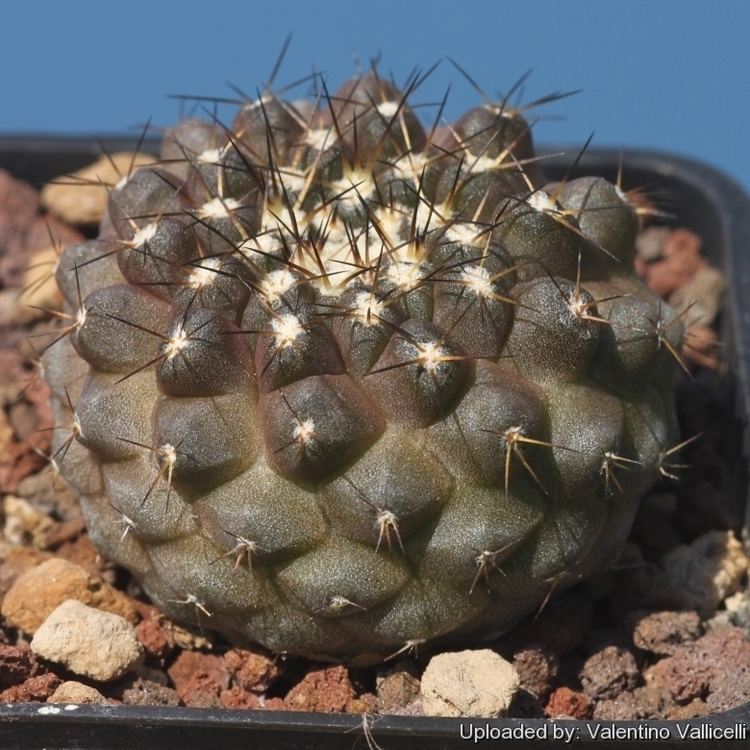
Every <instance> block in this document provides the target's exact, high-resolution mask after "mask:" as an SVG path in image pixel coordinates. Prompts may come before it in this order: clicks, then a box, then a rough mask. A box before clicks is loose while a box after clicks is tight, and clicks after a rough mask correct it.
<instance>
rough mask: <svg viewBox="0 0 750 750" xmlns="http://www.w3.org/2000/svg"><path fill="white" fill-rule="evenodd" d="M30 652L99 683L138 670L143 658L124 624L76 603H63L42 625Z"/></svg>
mask: <svg viewBox="0 0 750 750" xmlns="http://www.w3.org/2000/svg"><path fill="white" fill-rule="evenodd" d="M31 650H32V651H33V652H34V653H35V654H36V655H37V656H40V657H41V658H42V659H47V660H49V661H52V662H55V663H57V664H62V665H63V666H64V667H65V668H66V669H68V670H70V671H71V672H73V673H74V674H77V675H80V676H82V677H88V678H90V679H92V680H96V681H98V682H108V681H110V680H116V679H117V678H118V677H122V675H124V674H126V673H127V672H130V671H131V670H133V669H135V668H136V667H138V666H139V665H140V664H141V663H142V662H143V656H144V654H143V647H142V646H141V644H140V643H139V642H138V639H137V638H136V635H135V630H134V629H133V626H132V625H131V624H130V623H129V622H128V621H127V620H125V619H124V618H122V617H120V616H119V615H113V614H110V613H109V612H101V611H99V610H98V609H94V608H93V607H87V606H86V605H85V604H81V602H79V601H77V600H76V599H68V600H67V601H65V602H63V603H62V604H61V605H60V606H59V607H57V609H55V611H54V612H52V614H51V615H50V616H49V617H48V618H47V619H46V620H45V621H44V622H43V623H42V624H41V626H40V627H39V628H38V630H37V631H36V633H35V634H34V637H33V639H32V640H31Z"/></svg>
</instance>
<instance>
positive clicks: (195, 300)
mask: <svg viewBox="0 0 750 750" xmlns="http://www.w3.org/2000/svg"><path fill="white" fill-rule="evenodd" d="M420 81H421V79H419V78H418V77H417V76H414V77H412V78H411V79H410V80H409V81H407V83H406V85H405V86H404V87H403V93H402V91H400V90H399V89H397V88H396V86H395V85H394V84H393V83H392V82H391V81H389V80H386V79H384V78H382V77H380V76H379V75H378V74H377V72H376V71H372V72H370V73H367V74H365V75H361V76H360V77H358V78H356V79H354V80H352V81H350V82H349V83H347V84H346V85H344V86H343V87H342V88H341V89H340V90H339V91H337V92H336V93H335V94H333V95H329V94H328V92H327V90H325V88H323V92H322V94H321V95H320V96H319V97H317V99H316V100H315V101H308V102H295V103H289V102H286V101H284V100H283V99H282V98H281V97H280V96H279V95H277V94H275V93H273V92H272V91H270V90H267V91H265V92H264V93H263V95H262V96H260V97H259V98H258V99H257V100H255V101H248V102H246V103H245V104H244V105H243V106H241V108H240V109H239V111H238V113H237V114H236V116H235V118H234V121H233V123H232V124H231V126H230V127H225V126H223V125H221V124H220V123H219V122H218V120H216V119H215V120H214V121H210V120H207V121H203V120H198V119H193V118H189V119H185V120H183V121H182V122H180V123H179V124H177V125H176V126H175V127H174V128H172V129H170V130H168V131H167V132H166V133H165V135H164V138H163V144H162V152H161V158H160V160H159V161H158V162H157V163H156V164H155V165H152V166H145V167H140V168H138V169H135V170H132V171H131V172H130V173H129V174H127V175H125V176H124V177H123V179H122V180H121V181H120V183H119V184H117V185H115V186H112V188H111V190H110V193H109V204H108V211H107V214H106V216H105V217H104V219H103V221H102V225H101V230H100V236H99V237H98V238H97V239H95V240H90V241H87V242H84V243H83V244H79V245H74V246H71V247H68V248H67V249H66V250H65V251H64V253H63V255H62V257H61V259H60V262H59V264H58V267H57V272H56V276H57V280H58V284H59V286H60V288H61V290H62V292H63V295H64V297H65V300H66V304H65V310H64V312H63V313H62V314H61V315H62V319H63V322H62V325H58V327H57V328H56V329H55V331H54V332H53V334H52V335H53V338H52V339H51V340H50V342H49V344H48V346H47V348H46V350H45V353H44V357H43V367H44V371H45V375H46V378H47V380H48V382H49V384H50V386H51V389H52V393H53V404H54V408H55V412H56V419H57V422H58V424H59V425H60V427H61V428H60V429H58V430H57V431H56V439H55V443H54V444H53V453H52V460H53V461H54V463H55V465H56V466H57V467H58V468H59V470H60V471H61V473H62V475H63V476H64V477H65V478H66V479H67V481H68V482H69V483H70V484H71V485H72V486H73V487H74V488H75V489H76V491H77V492H78V494H79V496H80V499H81V503H82V507H83V511H84V514H85V517H86V521H87V524H88V528H89V531H90V534H91V537H92V539H93V540H94V542H95V543H96V545H97V547H98V548H99V549H100V550H101V552H102V553H103V554H104V555H106V556H107V557H108V558H110V559H112V560H114V561H116V562H117V563H119V564H121V565H123V566H124V567H126V568H127V569H128V570H129V571H131V573H132V574H133V575H134V576H135V578H136V579H137V580H138V581H139V582H140V584H141V585H142V587H143V589H144V590H145V591H146V592H147V594H148V595H149V596H150V597H151V598H152V599H153V600H154V601H155V602H156V603H157V604H158V605H159V606H160V607H161V608H163V609H164V610H165V611H166V612H167V613H168V614H169V615H170V616H172V617H174V618H176V619H178V620H181V621H186V622H192V623H197V624H199V625H201V626H202V627H206V628H210V629H214V630H216V631H219V632H222V633H223V634H225V635H226V636H227V637H229V638H230V639H232V640H234V641H242V640H246V641H248V640H252V641H255V642H260V643H262V644H263V645H265V646H267V647H268V648H270V649H272V650H273V651H277V652H288V653H293V654H302V655H307V656H312V657H320V658H343V659H349V660H358V661H361V662H364V661H366V660H376V659H382V658H386V657H388V656H389V655H392V654H395V653H402V652H404V651H405V650H407V649H409V648H411V647H414V646H416V645H419V644H422V643H424V642H430V643H431V644H433V643H434V644H442V643H453V642H471V641H475V642H476V641H478V640H487V639H490V638H493V637H496V636H498V635H499V634H502V633H503V632H505V631H507V630H508V629H510V628H511V627H512V626H513V625H514V624H516V623H517V622H518V621H519V620H520V619H521V618H522V617H524V616H526V615H527V614H529V613H530V612H533V611H534V610H535V609H536V608H538V607H539V606H540V604H542V603H543V602H545V601H546V600H547V598H548V597H549V596H550V594H551V593H552V592H553V591H555V592H558V591H561V590H563V589H564V588H565V587H566V586H568V585H570V584H572V583H574V582H576V581H578V580H581V579H582V578H584V577H586V576H589V575H591V574H594V573H597V572H599V571H601V570H603V569H605V568H606V567H607V566H608V565H610V564H611V563H612V562H613V561H615V560H616V559H617V557H618V555H619V553H620V551H621V549H622V547H623V545H624V542H625V539H626V536H627V534H628V532H629V528H630V524H631V521H632V518H633V515H634V512H635V510H636V507H637V504H638V500H639V498H640V497H641V496H642V495H643V493H644V492H645V491H646V490H647V489H648V488H649V486H650V485H651V484H652V483H653V482H654V480H655V479H656V478H657V477H658V476H659V474H660V473H662V474H668V473H669V472H670V469H669V466H668V463H667V462H668V460H669V457H670V455H671V454H672V453H673V451H674V449H673V448H670V446H672V445H674V444H675V442H676V441H677V431H676V424H675V418H674V410H673V403H672V400H673V398H672V395H673V394H672V381H673V379H674V373H675V362H676V361H677V362H678V363H679V362H680V358H679V354H678V350H679V347H680V340H681V336H682V325H681V321H680V318H679V317H678V316H677V315H676V314H675V313H674V312H673V311H671V310H670V308H669V307H667V306H666V305H664V304H663V303H661V302H660V301H659V300H657V299H656V298H655V297H654V295H653V294H651V293H650V292H649V291H648V290H647V289H646V288H645V287H644V286H643V284H642V283H641V282H640V281H639V280H638V279H637V278H636V276H635V274H634V271H633V256H634V241H635V236H636V233H637V231H638V228H639V211H640V209H638V208H637V207H636V204H635V202H634V201H633V200H632V197H631V196H630V195H629V194H627V193H625V192H623V191H622V190H621V189H620V187H619V186H618V185H613V184H611V183H609V182H607V181H605V180H604V179H601V178H596V177H589V178H578V179H566V180H564V181H562V182H560V183H555V184H551V183H545V179H544V175H543V170H542V167H543V161H541V160H539V159H538V158H537V157H535V155H534V150H533V144H532V137H531V132H530V128H529V125H528V123H527V121H526V119H525V117H524V112H523V110H520V109H517V108H512V107H510V106H509V105H508V103H507V102H505V101H504V102H488V103H485V104H483V105H482V106H479V107H476V108H475V109H472V110H470V111H469V112H467V113H466V114H464V115H463V116H462V117H461V118H460V119H459V120H458V121H456V122H455V123H454V124H453V125H452V126H449V127H445V126H440V127H438V123H437V122H436V124H435V125H433V127H431V128H429V129H427V128H425V127H424V126H423V125H422V123H421V122H420V120H419V119H418V117H417V116H416V113H415V109H414V108H413V107H412V105H411V104H410V102H411V100H412V99H413V95H414V91H415V89H416V88H417V87H418V85H419V83H420Z"/></svg>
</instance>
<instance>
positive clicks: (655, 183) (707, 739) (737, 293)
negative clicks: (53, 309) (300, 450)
mask: <svg viewBox="0 0 750 750" xmlns="http://www.w3.org/2000/svg"><path fill="white" fill-rule="evenodd" d="M134 144H135V141H134V139H130V138H103V139H94V138H90V137H78V138H55V137H35V138H28V137H23V136H19V137H13V136H8V137H0V169H7V170H9V171H10V172H12V173H13V174H14V175H16V176H17V177H20V178H22V179H25V180H27V181H29V182H31V183H33V184H35V185H36V186H41V185H42V184H44V183H45V182H46V181H47V180H49V179H51V178H53V177H55V176H58V175H60V174H62V173H65V172H70V171H74V170H76V169H78V168H80V167H82V166H84V165H86V164H88V163H90V162H91V161H93V160H94V159H95V158H96V157H98V156H99V155H100V154H101V153H102V148H105V149H106V150H107V151H108V152H109V153H112V152H114V151H118V150H131V149H132V148H133V147H134ZM155 148H156V145H155V143H154V142H151V141H149V142H147V143H146V144H145V150H147V151H154V150H155ZM574 151H575V150H573V152H574ZM619 159H620V154H619V152H617V151H613V150H607V149H591V150H590V151H588V152H587V153H586V154H584V156H583V158H582V159H581V160H580V162H579V163H578V165H577V167H576V170H575V174H576V175H578V174H596V175H601V176H603V177H607V178H608V179H611V180H612V179H614V178H615V176H616V173H617V169H618V163H619ZM623 161H624V166H625V171H624V182H625V184H624V187H625V188H626V189H627V188H628V187H632V186H643V185H647V186H649V187H650V188H651V190H652V191H656V192H658V194H659V196H660V197H662V198H663V199H664V201H665V202H666V203H667V204H668V206H669V211H670V212H671V213H672V214H673V215H674V217H675V219H674V223H675V225H677V226H682V227H687V228H688V229H692V230H693V231H695V232H696V233H698V234H699V235H700V236H701V237H702V238H703V242H704V247H705V250H706V252H707V254H708V257H709V259H710V261H711V262H712V263H713V264H714V265H715V266H717V267H719V268H721V269H722V270H723V271H724V273H725V275H726V277H727V280H728V284H729V290H728V299H727V305H726V308H725V310H726V312H725V313H724V314H723V316H722V322H721V325H722V331H721V338H722V341H724V342H725V344H726V347H727V348H726V354H725V356H726V359H727V361H728V363H729V365H730V367H731V369H732V371H733V372H734V373H736V383H737V394H736V412H737V417H738V419H739V420H740V421H741V423H742V425H743V429H742V432H743V440H744V442H743V446H744V447H745V448H746V447H747V440H748V431H747V429H746V427H747V415H748V413H749V407H750V306H749V305H748V302H747V299H748V297H750V199H749V198H748V196H747V195H746V194H745V193H744V192H743V191H742V190H741V188H740V187H739V186H738V185H737V184H736V183H735V182H733V181H732V180H730V179H728V178H727V177H726V176H724V175H723V174H721V173H720V172H717V171H716V170H715V169H713V168H711V167H708V166H706V165H704V164H701V163H698V162H695V161H692V160H689V159H685V158H682V157H676V156H672V155H669V154H664V153H657V152H651V151H625V153H624V159H623ZM572 162H573V156H565V157H553V158H551V159H550V161H548V162H546V168H547V173H548V174H549V176H550V178H552V179H561V178H563V177H564V176H565V175H566V174H567V173H568V170H569V169H570V166H571V164H572ZM744 453H745V455H746V454H747V450H745V451H744ZM749 507H750V505H749ZM597 728H598V729H599V734H598V735H597V734H595V732H596V730H597ZM722 729H729V730H734V731H735V736H734V737H733V738H729V737H727V735H724V736H725V737H726V739H723V740H722V739H721V738H720V737H718V736H717V733H718V732H719V731H721V730H722ZM689 730H693V731H695V732H699V733H700V732H702V733H703V734H702V735H700V734H699V735H698V738H696V739H692V740H690V741H687V740H686V739H685V735H684V732H686V731H689ZM564 731H567V732H572V739H573V741H576V742H578V743H581V744H584V745H585V746H587V747H599V746H601V747H612V746H613V745H616V746H619V747H631V746H633V745H634V744H635V742H636V741H637V742H638V744H637V747H638V748H670V747H672V748H674V747H679V746H683V745H684V744H687V746H689V747H691V748H695V749H696V750H698V749H699V748H715V747H717V746H721V747H743V748H747V747H748V746H750V703H748V704H745V705H743V706H741V707H740V708H737V709H735V710H733V711H729V712H726V713H723V714H716V715H713V716H711V717H708V718H706V719H701V720H697V719H695V720H690V721H682V722H674V721H648V722H593V721H557V722H549V721H545V720H543V719H495V720H484V719H473V720H462V719H445V718H417V717H398V716H378V717H373V718H371V719H370V720H369V721H368V730H367V732H365V727H364V726H363V719H362V717H359V716H350V715H339V714H336V715H331V714H315V713H292V712H277V711H268V712H264V711H226V710H221V711H220V710H212V709H194V708H159V707H147V706H144V707H139V706H64V705H48V704H25V705H0V748H3V750H4V749H6V748H7V749H8V750H10V749H11V748H24V749H25V748H82V749H93V748H96V749H97V750H120V749H126V748H127V749H128V750H129V749H130V748H146V747H153V748H160V749H161V748H163V749H164V750H172V749H174V750H178V749H179V750H193V749H195V750H206V748H208V747H212V746H213V747H217V748H221V749H222V750H234V749H235V748H236V749H239V748H242V750H248V749H252V750H270V749H271V748H273V749H274V750H276V749H283V748H288V749H289V750H291V749H292V748H294V749H295V750H314V749H316V750H317V749H318V748H326V749H330V750H335V749H339V748H340V749H341V750H351V748H353V747H360V748H367V747H368V745H369V746H370V747H375V745H374V744H370V743H372V742H374V743H377V746H380V747H381V748H382V749H383V750H406V749H408V750H412V749H417V748H431V749H441V750H448V749H449V748H462V747H467V746H468V745H470V744H474V743H476V744H480V745H485V744H488V743H497V742H502V746H503V747H523V748H534V747H539V748H544V747H549V746H550V745H551V744H553V742H554V741H555V740H557V741H559V742H560V744H562V743H563V741H564V737H565V735H564V734H563V732H564ZM612 731H618V732H621V733H628V732H630V733H636V734H631V735H629V736H628V735H625V734H623V735H622V736H620V737H619V739H618V738H615V739H608V735H602V732H612ZM477 732H490V733H500V732H509V733H510V732H515V733H516V735H520V736H511V737H509V738H505V737H503V736H502V735H500V734H497V735H493V734H490V735H489V736H488V737H487V738H486V739H484V740H482V739H481V738H477ZM523 732H526V734H525V735H523V734H522V733H523ZM470 733H472V734H471V736H469V735H470ZM368 738H369V740H370V742H368Z"/></svg>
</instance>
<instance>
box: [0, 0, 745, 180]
mask: <svg viewBox="0 0 750 750" xmlns="http://www.w3.org/2000/svg"><path fill="white" fill-rule="evenodd" d="M0 22H1V25H0V133H2V132H6V133H7V132H29V131H34V132H48V133H93V132H97V133H104V132H107V133H113V132H125V131H130V132H135V129H136V128H137V127H138V126H139V125H140V124H142V123H143V122H145V121H146V120H147V119H148V118H149V117H151V118H152V120H153V122H154V123H155V124H158V125H169V124H171V123H172V122H173V121H174V120H175V119H176V117H177V116H178V114H179V111H180V108H179V103H178V102H177V101H176V100H173V99H169V98H167V96H166V95H167V94H173V93H190V94H206V95H218V96H232V95H233V94H232V92H231V90H230V89H229V88H228V87H227V85H226V84H227V81H230V82H232V83H234V84H236V85H237V86H239V87H240V88H242V89H244V90H246V91H249V92H250V93H253V92H254V90H255V87H256V86H258V85H262V84H263V82H264V81H265V80H266V79H267V77H268V75H269V72H270V70H271V68H272V67H273V63H274V60H275V58H276V56H277V55H278V53H279V50H280V48H281V46H282V44H283V41H284V39H285V37H286V36H287V34H288V33H290V32H291V33H293V35H294V38H293V40H292V44H291V47H290V49H289V52H288V54H287V56H286V60H285V61H284V65H283V68H282V70H281V73H280V75H279V78H278V84H280V85H283V84H284V83H288V82H291V81H293V80H295V79H297V78H299V77H302V76H305V75H306V74H308V73H309V72H310V71H311V70H312V68H313V66H314V67H315V69H316V70H319V71H324V72H325V73H326V74H327V77H328V80H329V85H330V87H331V88H335V87H336V86H337V85H338V84H339V83H340V82H342V81H343V80H344V79H345V78H347V77H348V76H349V75H351V74H352V73H353V71H354V70H355V65H356V62H355V59H356V57H357V56H359V58H360V59H361V60H362V61H363V64H364V65H367V61H368V58H369V57H371V56H374V55H377V54H378V53H379V52H380V53H382V66H381V70H382V71H384V72H387V71H392V72H393V73H394V75H395V77H396V78H397V80H403V79H404V78H405V77H406V75H407V74H408V73H409V71H410V70H411V69H412V68H413V67H414V66H415V65H418V66H422V67H423V68H425V69H426V68H428V67H429V66H430V65H431V64H432V63H434V62H436V61H437V60H439V59H441V58H442V60H443V61H442V63H441V64H440V66H439V68H438V69H437V70H436V72H435V73H434V74H433V76H432V77H431V78H430V79H429V80H428V81H427V82H426V83H425V85H424V86H423V87H422V89H421V90H420V92H419V95H418V97H417V98H418V99H419V100H420V101H425V102H429V101H433V102H434V101H437V100H439V99H440V98H441V97H442V95H443V93H444V91H445V88H446V86H447V85H448V84H449V83H451V84H452V91H451V96H450V99H449V104H448V107H447V110H446V113H447V115H448V116H449V117H451V118H453V117H455V116H457V115H458V114H459V113H460V112H461V111H462V110H464V109H466V108H468V107H470V106H471V105H472V104H474V103H476V102H477V101H478V95H477V94H476V93H475V92H474V91H473V90H472V88H471V86H470V85H469V84H468V83H467V82H466V81H465V80H464V79H463V78H462V77H461V75H460V74H459V73H458V72H457V71H456V70H455V69H454V68H453V67H452V66H451V65H450V63H449V62H448V61H447V59H446V57H447V56H451V57H453V58H455V59H456V60H457V61H458V62H459V63H460V64H461V65H462V66H463V67H464V68H465V69H467V70H468V71H469V72H470V73H471V74H472V76H473V77H474V78H475V79H476V80H477V81H478V82H479V84H480V85H481V86H482V87H483V88H485V89H486V90H487V91H488V92H489V93H490V94H491V95H493V96H494V95H495V94H496V93H497V92H500V91H504V90H507V89H508V88H509V87H510V86H511V85H512V84H513V82H514V81H515V80H516V79H517V78H518V77H519V76H521V75H522V74H523V73H524V72H525V71H526V70H527V69H529V68H533V73H532V75H531V77H530V79H529V81H528V83H527V85H526V90H525V94H524V98H525V99H526V100H529V99H531V98H535V97H538V96H541V95H544V94H547V93H550V92H552V91H559V90H563V91H566V90H571V89H578V88H581V89H583V92H582V93H580V94H577V95H576V96H574V97H572V98H571V99H567V100H563V101H560V102H557V103H554V104H552V105H550V106H548V107H545V108H544V109H543V110H542V111H540V112H539V114H540V115H544V116H549V117H550V119H546V120H544V121H541V122H539V123H538V125H537V126H536V129H535V132H536V138H537V140H538V141H540V142H546V143H551V142H557V143H578V144H581V143H583V142H584V141H585V139H586V138H587V137H588V135H589V134H590V133H591V131H595V137H594V144H598V145H614V146H618V147H619V146H647V147H655V148H660V149H667V150H671V151H675V152H680V153H683V154H687V155H691V156H693V157H697V158H699V159H701V160H704V161H707V162H709V163H711V164H714V165H715V166H718V167H720V168H721V169H723V170H724V171H726V172H727V173H729V174H730V175H732V176H734V177H735V178H736V179H737V180H739V181H740V182H741V183H742V184H743V185H744V186H745V188H746V189H747V188H748V187H750V149H749V148H748V137H749V134H750V127H749V126H750V84H749V79H750V0H714V1H713V2H706V1H700V0H680V1H676V0H649V1H646V0H628V1H627V2H625V1H624V0H622V1H615V0H567V1H566V2H562V1H560V0H558V1H557V2H553V1H552V0H497V1H496V2H491V1H490V0H487V1H486V2H476V1H474V0H451V1H450V2H444V1H443V0H433V2H429V3H427V2H421V1H419V2H417V1H412V2H410V1H409V0H400V1H399V2H396V1H393V0H376V1H375V2H368V3H363V2H354V0H350V2H336V1H334V0H328V1H323V0H318V2H283V1H279V2H276V3H273V4H272V3H256V2H229V1H228V0H210V2H205V3H199V2H195V1H194V0H183V1H182V2H172V1H169V0H163V1H162V2H158V1H157V0H152V2H145V1H144V0H126V2H118V3H108V2H106V0H98V2H94V1H93V0H91V1H89V0H66V1H65V2H51V1H48V0H30V2H28V3H24V4H21V3H20V2H4V3H3V4H2V10H1V12H0ZM297 92H298V93H299V94H300V95H302V94H304V93H305V87H304V86H303V87H301V88H300V89H298V90H297ZM297 92H295V94H296V93H297ZM431 111H432V110H427V109H426V110H424V117H425V119H427V116H428V112H431ZM225 112H226V114H227V115H228V114H229V113H228V111H226V110H225ZM553 117H554V118H559V117H561V118H564V119H562V120H560V119H552V118H553Z"/></svg>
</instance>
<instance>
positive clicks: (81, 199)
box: [42, 152, 155, 224]
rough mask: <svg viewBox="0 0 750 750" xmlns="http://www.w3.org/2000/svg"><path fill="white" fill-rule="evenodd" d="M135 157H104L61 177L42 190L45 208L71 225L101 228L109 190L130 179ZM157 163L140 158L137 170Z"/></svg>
mask: <svg viewBox="0 0 750 750" xmlns="http://www.w3.org/2000/svg"><path fill="white" fill-rule="evenodd" d="M131 160H133V154H132V153H126V152H118V153H115V154H111V155H110V156H102V157H101V158H100V159H99V160H98V161H96V162H95V163H94V164H90V165H89V166H87V167H84V168H83V169H79V170H78V171H77V172H74V173H73V174H70V175H65V176H63V177H59V178H58V179H57V184H56V183H48V184H47V185H45V186H44V188H43V189H42V205H43V206H45V207H46V208H48V209H49V210H50V211H51V212H52V213H53V214H55V215H56V216H59V217H60V218H61V219H62V220H63V221H67V222H69V223H70V224H97V223H98V222H99V221H100V220H101V218H102V216H103V215H104V212H105V210H106V208H107V199H108V195H109V193H108V190H109V189H111V188H113V187H114V186H115V185H117V183H118V182H120V180H121V179H122V178H123V177H125V176H127V174H128V170H129V169H130V164H131ZM154 162H155V159H154V158H153V157H151V156H148V155H147V154H138V155H137V156H136V157H135V159H134V166H136V167H138V166H142V165H144V164H153V163H154Z"/></svg>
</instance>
